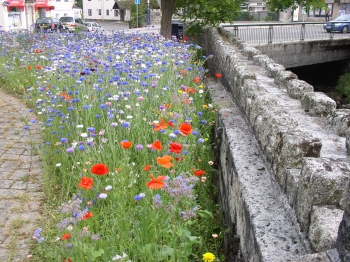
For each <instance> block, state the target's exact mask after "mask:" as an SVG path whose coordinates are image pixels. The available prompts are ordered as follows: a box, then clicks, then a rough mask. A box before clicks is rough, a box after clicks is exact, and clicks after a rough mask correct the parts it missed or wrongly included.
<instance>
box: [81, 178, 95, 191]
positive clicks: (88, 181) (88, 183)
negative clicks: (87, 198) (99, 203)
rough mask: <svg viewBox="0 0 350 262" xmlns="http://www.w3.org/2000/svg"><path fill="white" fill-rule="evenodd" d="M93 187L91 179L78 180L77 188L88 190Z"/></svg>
mask: <svg viewBox="0 0 350 262" xmlns="http://www.w3.org/2000/svg"><path fill="white" fill-rule="evenodd" d="M93 185H94V180H93V179H92V178H91V177H82V178H81V179H80V183H79V184H78V187H79V188H85V189H87V190H90V189H91V188H92V186H93Z"/></svg>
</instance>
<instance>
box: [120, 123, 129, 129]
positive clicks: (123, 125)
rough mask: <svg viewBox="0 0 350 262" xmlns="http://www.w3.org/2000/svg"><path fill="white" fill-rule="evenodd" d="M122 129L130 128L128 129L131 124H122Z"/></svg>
mask: <svg viewBox="0 0 350 262" xmlns="http://www.w3.org/2000/svg"><path fill="white" fill-rule="evenodd" d="M122 127H125V128H128V127H130V123H129V122H124V123H123V124H122Z"/></svg>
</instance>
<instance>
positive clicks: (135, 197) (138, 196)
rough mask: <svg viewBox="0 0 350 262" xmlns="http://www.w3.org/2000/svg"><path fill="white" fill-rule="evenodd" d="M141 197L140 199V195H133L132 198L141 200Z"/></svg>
mask: <svg viewBox="0 0 350 262" xmlns="http://www.w3.org/2000/svg"><path fill="white" fill-rule="evenodd" d="M141 199H142V197H141V196H140V195H136V196H134V200H135V201H139V200H141Z"/></svg>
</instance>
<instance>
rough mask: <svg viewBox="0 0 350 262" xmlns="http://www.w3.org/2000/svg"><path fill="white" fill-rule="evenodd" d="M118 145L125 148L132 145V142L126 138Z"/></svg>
mask: <svg viewBox="0 0 350 262" xmlns="http://www.w3.org/2000/svg"><path fill="white" fill-rule="evenodd" d="M120 145H121V146H122V147H124V148H125V149H127V148H130V147H131V146H132V142H130V141H128V140H124V141H122V142H120Z"/></svg>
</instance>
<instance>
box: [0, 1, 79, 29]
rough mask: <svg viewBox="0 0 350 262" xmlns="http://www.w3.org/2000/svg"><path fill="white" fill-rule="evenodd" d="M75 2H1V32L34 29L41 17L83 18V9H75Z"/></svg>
mask: <svg viewBox="0 0 350 262" xmlns="http://www.w3.org/2000/svg"><path fill="white" fill-rule="evenodd" d="M73 7H74V0H36V1H33V2H29V3H28V2H24V0H6V1H4V0H0V31H9V30H14V29H28V30H32V29H33V24H34V23H35V21H36V19H38V18H39V17H56V18H60V17H62V16H75V17H81V13H82V12H81V9H74V8H73Z"/></svg>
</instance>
